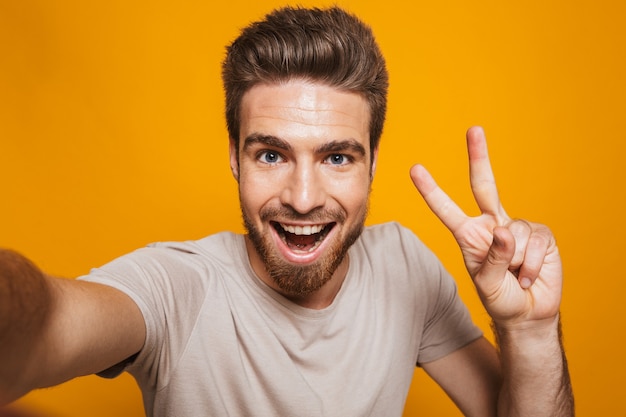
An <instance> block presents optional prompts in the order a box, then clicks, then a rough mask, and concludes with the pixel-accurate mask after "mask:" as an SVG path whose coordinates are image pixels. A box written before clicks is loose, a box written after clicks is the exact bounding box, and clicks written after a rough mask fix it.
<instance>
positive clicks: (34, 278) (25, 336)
mask: <svg viewBox="0 0 626 417" xmlns="http://www.w3.org/2000/svg"><path fill="white" fill-rule="evenodd" d="M144 338H145V325H144V322H143V317H142V315H141V313H140V311H139V309H138V308H137V306H136V305H135V303H134V302H133V301H132V300H131V299H130V298H129V297H128V296H126V295H125V294H123V293H121V292H120V291H117V290H115V289H113V288H110V287H106V286H103V285H98V284H93V283H88V282H81V281H74V280H66V279H59V278H52V277H49V276H46V275H45V274H43V273H42V272H41V271H39V270H38V269H37V267H35V266H34V265H33V264H32V263H31V262H29V261H28V260H27V259H25V258H24V257H22V256H21V255H19V254H17V253H15V252H11V251H7V250H0V405H2V404H7V403H9V402H11V401H13V400H15V399H17V398H19V397H20V396H22V395H24V394H26V393H27V392H29V391H31V390H32V389H35V388H41V387H48V386H53V385H57V384H59V383H61V382H64V381H66V380H69V379H71V378H74V377H76V376H81V375H88V374H91V373H95V372H99V371H102V370H103V369H106V368H108V367H110V366H112V365H114V364H116V363H118V362H120V361H122V360H124V359H126V358H127V357H129V356H131V355H133V354H134V353H136V352H138V351H139V350H140V349H141V347H142V345H143V341H144Z"/></svg>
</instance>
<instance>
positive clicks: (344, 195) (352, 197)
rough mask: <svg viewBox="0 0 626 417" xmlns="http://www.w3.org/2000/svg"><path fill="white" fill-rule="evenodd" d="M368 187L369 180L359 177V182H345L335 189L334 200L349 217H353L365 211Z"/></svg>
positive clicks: (368, 193)
mask: <svg viewBox="0 0 626 417" xmlns="http://www.w3.org/2000/svg"><path fill="white" fill-rule="evenodd" d="M368 178H369V177H368ZM370 185H371V182H370V181H369V179H363V178H360V177H359V180H351V181H346V182H344V183H342V184H341V185H338V186H337V187H336V190H338V192H336V193H335V199H336V201H337V202H338V203H339V204H340V205H341V206H342V207H343V208H344V210H346V211H347V212H348V214H349V215H351V216H354V215H356V214H357V213H361V212H363V211H364V210H366V209H367V204H368V200H369V195H370Z"/></svg>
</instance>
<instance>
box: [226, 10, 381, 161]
mask: <svg viewBox="0 0 626 417" xmlns="http://www.w3.org/2000/svg"><path fill="white" fill-rule="evenodd" d="M294 78H302V79H306V80H311V81H315V82H321V83H324V84H326V85H329V86H331V87H336V88H338V89H340V90H343V91H349V92H354V93H358V94H361V95H362V96H363V97H364V98H365V99H366V100H367V102H368V103H369V107H370V114H371V117H370V150H371V151H372V157H373V150H374V149H376V148H377V147H378V143H379V141H380V136H381V134H382V130H383V124H384V121H385V113H386V108H387V88H388V84H389V81H388V74H387V69H386V66H385V59H384V58H383V56H382V53H381V51H380V49H379V47H378V45H377V43H376V41H375V39H374V35H373V33H372V30H371V29H370V27H369V26H367V25H365V24H364V23H363V22H362V21H361V20H360V19H358V18H357V17H356V16H354V15H352V14H350V13H348V12H346V11H344V10H342V9H340V8H338V7H332V8H328V9H319V8H312V9H305V8H299V7H298V8H292V7H286V8H282V9H278V10H275V11H273V12H272V13H270V14H268V15H267V16H265V19H264V20H261V21H258V22H254V23H252V24H250V25H249V26H248V27H246V28H245V29H243V30H242V32H241V34H240V36H239V37H238V38H237V39H235V41H234V42H233V43H232V44H231V45H230V46H228V47H227V54H226V58H225V59H224V62H223V64H222V80H223V82H224V89H225V93H226V123H227V127H228V134H229V135H230V137H231V139H232V140H234V141H235V144H236V149H237V150H238V149H239V124H240V120H239V114H240V105H241V99H242V97H243V95H244V94H245V93H246V92H247V91H248V90H249V89H250V88H252V87H253V86H255V85H257V84H261V83H280V82H284V81H288V80H290V79H294Z"/></svg>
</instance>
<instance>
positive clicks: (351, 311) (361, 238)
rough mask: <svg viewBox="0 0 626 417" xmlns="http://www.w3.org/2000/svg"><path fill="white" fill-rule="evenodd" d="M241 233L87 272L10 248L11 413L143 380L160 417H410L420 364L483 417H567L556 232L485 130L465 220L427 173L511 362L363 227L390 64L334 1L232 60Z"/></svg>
mask: <svg viewBox="0 0 626 417" xmlns="http://www.w3.org/2000/svg"><path fill="white" fill-rule="evenodd" d="M223 79H224V85H225V90H226V117H227V123H228V131H229V136H230V165H231V169H232V173H233V175H234V177H235V179H236V180H237V182H238V184H239V196H240V202H241V209H242V215H243V219H244V223H245V226H246V229H247V234H246V235H245V236H240V235H235V234H232V233H220V234H217V235H213V236H209V237H207V238H205V239H201V240H199V241H195V242H171V243H161V244H155V245H151V246H150V247H148V248H144V249H140V250H138V251H136V252H133V253H131V254H128V255H126V256H123V257H121V258H119V259H117V260H115V261H113V262H111V263H110V264H108V265H105V266H104V267H102V268H100V269H97V270H94V271H93V272H92V273H91V274H90V275H89V276H86V277H82V278H81V279H79V280H76V281H67V280H59V279H55V278H51V277H47V276H44V275H43V274H42V273H41V272H39V271H38V270H37V268H36V267H35V266H33V265H32V264H31V263H30V262H28V261H27V260H26V259H24V258H22V257H21V256H19V255H17V254H15V253H13V252H10V251H3V252H0V260H1V261H0V330H1V331H2V332H1V333H0V334H1V335H2V336H1V337H2V339H1V341H2V344H1V345H0V357H1V358H2V359H1V360H2V363H1V367H0V388H1V391H0V402H2V403H6V402H9V401H12V400H13V399H15V398H18V397H19V396H21V395H23V394H24V393H26V392H28V391H30V390H32V389H35V388H38V387H44V386H51V385H55V384H58V383H61V382H63V381H65V380H68V379H70V378H73V377H76V376H79V375H86V374H91V373H99V374H100V375H103V376H115V375H117V374H119V373H120V372H121V371H123V370H126V371H128V372H130V373H132V374H133V375H134V377H135V378H136V379H137V382H138V384H139V385H140V387H141V389H142V392H143V396H144V403H145V407H146V411H147V414H148V415H151V416H152V415H154V416H169V415H176V416H178V415H220V416H221V415H236V416H248V415H262V416H292V415H293V416H365V415H371V416H390V415H401V413H402V409H403V406H404V401H405V399H406V395H407V392H408V388H409V385H410V382H411V377H412V374H413V368H414V367H415V366H416V365H418V366H422V367H423V368H424V369H425V370H426V372H427V373H428V374H429V375H431V376H432V378H433V379H434V380H435V381H436V382H437V383H438V384H440V385H441V387H442V388H443V389H444V390H445V391H446V392H447V393H448V395H449V396H450V397H451V398H452V399H453V400H454V401H455V403H456V404H457V405H458V407H459V408H460V410H461V411H462V412H463V413H464V414H465V415H469V416H495V415H510V416H521V415H526V416H542V415H545V416H556V415H563V416H566V415H572V414H573V402H572V394H571V387H570V385H569V377H568V370H567V365H566V361H565V357H564V354H563V351H562V347H561V343H560V328H559V305H560V298H561V285H562V272H561V264H560V257H559V254H558V250H557V247H556V245H555V241H554V238H553V236H552V234H551V232H550V231H549V230H548V229H547V228H546V227H544V226H542V225H538V224H534V223H530V222H526V221H522V220H512V219H510V218H509V217H508V216H507V214H506V212H505V211H504V209H503V208H502V206H501V204H500V201H499V198H498V193H497V190H496V186H495V182H494V178H493V175H492V172H491V167H490V164H489V159H488V156H487V151H486V143H485V138H484V134H483V132H482V130H481V129H479V128H472V129H470V130H469V131H468V137H467V139H468V152H469V158H470V168H471V184H472V190H473V192H474V195H475V198H476V201H477V203H478V205H479V207H480V209H481V211H482V214H481V215H480V216H478V217H475V218H470V217H467V216H466V215H465V214H464V213H463V212H462V211H461V210H460V209H459V208H458V207H457V206H456V205H455V204H454V202H452V201H451V200H450V199H449V198H448V197H447V196H446V195H445V194H444V192H443V191H442V190H441V189H440V188H439V187H438V186H437V185H436V183H435V182H434V181H433V179H432V178H431V177H430V175H429V174H428V172H427V171H426V170H425V169H424V168H423V167H421V166H415V167H413V168H412V170H411V177H412V179H413V181H414V183H415V185H416V187H417V189H418V190H419V192H420V193H421V194H422V195H423V197H424V199H425V200H426V202H427V204H428V205H429V206H430V207H431V209H432V210H433V211H434V212H435V214H436V215H437V216H438V217H439V218H440V219H441V220H442V221H443V222H444V224H445V225H446V226H447V227H448V228H449V229H450V230H451V232H452V233H453V235H454V236H455V238H456V239H457V241H458V243H459V245H460V247H461V250H462V253H463V256H464V259H465V263H466V266H467V269H468V271H469V273H470V275H471V277H472V279H473V280H474V283H475V285H476V288H477V290H478V294H479V295H480V297H481V299H482V301H483V304H484V306H485V308H486V310H487V312H488V313H489V314H490V315H491V317H492V318H493V323H494V328H495V331H496V335H497V338H498V342H499V352H497V351H496V350H495V349H494V347H493V346H491V345H490V344H489V343H488V342H487V341H486V339H485V338H484V337H483V336H482V335H481V332H480V331H479V330H478V329H477V328H476V327H475V326H474V325H473V324H472V323H471V321H470V318H469V314H468V311H467V309H466V308H465V307H464V306H463V304H462V303H461V302H460V300H459V298H458V296H457V294H456V288H455V285H454V281H453V280H452V278H451V277H449V275H448V274H447V273H446V272H445V270H444V269H443V267H442V266H441V264H440V263H439V262H438V261H437V260H436V258H435V257H434V255H433V254H432V253H430V252H429V251H428V250H427V249H426V248H425V247H424V245H423V244H422V243H421V242H420V241H419V240H418V239H417V238H416V237H415V236H414V235H413V234H412V233H411V232H409V231H408V230H406V229H404V228H403V227H401V226H400V225H398V224H393V223H392V224H383V225H377V226H372V227H368V228H364V221H365V218H366V214H367V203H368V198H369V192H370V185H371V182H372V179H373V176H374V174H375V171H376V160H377V153H378V143H379V139H380V135H381V133H382V128H383V122H384V117H385V109H386V94H387V83H388V82H387V71H386V68H385V63H384V59H383V57H382V55H381V53H380V51H379V49H378V46H377V45H376V43H375V41H374V38H373V35H372V33H371V31H370V29H369V28H367V27H366V26H365V25H363V24H362V23H361V22H360V21H359V20H358V19H357V18H355V17H354V16H352V15H350V14H348V13H346V12H344V11H342V10H341V9H338V8H331V9H327V10H319V9H299V8H296V9H293V8H286V9H281V10H278V11H275V12H274V13H272V14H270V15H268V16H266V18H265V19H264V20H263V21H260V22H257V23H254V24H252V25H251V26H249V27H248V28H246V29H245V30H244V31H243V32H242V34H241V35H240V37H239V38H238V39H237V40H235V42H233V44H232V45H230V47H229V48H228V54H227V56H226V59H225V61H224V65H223Z"/></svg>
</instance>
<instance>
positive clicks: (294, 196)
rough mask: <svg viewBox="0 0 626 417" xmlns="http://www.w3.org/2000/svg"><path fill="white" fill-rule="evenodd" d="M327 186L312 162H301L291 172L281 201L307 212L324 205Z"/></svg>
mask: <svg viewBox="0 0 626 417" xmlns="http://www.w3.org/2000/svg"><path fill="white" fill-rule="evenodd" d="M325 188H326V186H325V183H324V179H323V176H322V175H321V173H320V172H319V170H317V169H316V168H315V166H314V164H312V163H299V164H298V165H296V166H294V168H293V170H292V172H290V174H289V176H288V178H287V181H286V184H285V187H284V188H283V190H282V192H281V202H282V203H283V204H284V205H287V206H290V207H291V208H292V209H294V210H295V211H296V212H298V213H301V214H306V213H309V212H311V211H312V210H314V209H316V208H318V207H322V206H324V203H325V200H326V190H325Z"/></svg>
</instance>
